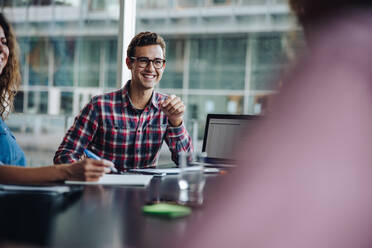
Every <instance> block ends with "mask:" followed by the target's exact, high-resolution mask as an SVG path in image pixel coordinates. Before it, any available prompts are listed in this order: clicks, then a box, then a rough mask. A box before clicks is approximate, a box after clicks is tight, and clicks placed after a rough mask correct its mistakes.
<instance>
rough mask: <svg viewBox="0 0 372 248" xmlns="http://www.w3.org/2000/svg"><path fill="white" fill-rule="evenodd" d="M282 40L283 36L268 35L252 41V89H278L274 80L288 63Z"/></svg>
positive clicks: (276, 81) (277, 82)
mask: <svg viewBox="0 0 372 248" xmlns="http://www.w3.org/2000/svg"><path fill="white" fill-rule="evenodd" d="M284 38H285V37H284V34H270V35H263V36H258V37H256V38H254V39H252V43H253V44H252V46H253V55H252V83H251V85H252V86H251V87H252V89H254V90H277V89H278V84H279V81H278V80H275V79H276V77H277V76H278V75H279V74H280V72H281V70H282V69H283V68H284V66H285V65H286V64H287V62H288V61H287V55H286V51H285V43H284V42H283V39H284Z"/></svg>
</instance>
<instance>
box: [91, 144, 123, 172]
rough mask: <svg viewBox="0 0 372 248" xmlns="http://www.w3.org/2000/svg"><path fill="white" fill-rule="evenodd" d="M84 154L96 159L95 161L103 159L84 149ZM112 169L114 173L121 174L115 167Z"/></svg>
mask: <svg viewBox="0 0 372 248" xmlns="http://www.w3.org/2000/svg"><path fill="white" fill-rule="evenodd" d="M84 153H85V155H87V157H88V158H92V159H95V160H101V158H100V157H99V156H97V155H96V154H94V153H93V152H91V151H89V150H88V149H84ZM110 169H111V171H112V172H113V173H115V174H119V172H118V170H117V169H116V168H115V167H114V166H111V167H110Z"/></svg>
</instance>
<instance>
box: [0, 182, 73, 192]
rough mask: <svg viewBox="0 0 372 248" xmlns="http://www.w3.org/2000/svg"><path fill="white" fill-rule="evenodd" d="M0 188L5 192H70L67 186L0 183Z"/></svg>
mask: <svg viewBox="0 0 372 248" xmlns="http://www.w3.org/2000/svg"><path fill="white" fill-rule="evenodd" d="M0 190H2V191H6V192H43V193H67V192H70V187H68V186H27V185H26V186H25V185H9V184H0Z"/></svg>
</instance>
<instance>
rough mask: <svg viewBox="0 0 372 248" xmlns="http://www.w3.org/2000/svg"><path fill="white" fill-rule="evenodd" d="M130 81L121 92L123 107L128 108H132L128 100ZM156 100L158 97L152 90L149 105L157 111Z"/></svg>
mask: <svg viewBox="0 0 372 248" xmlns="http://www.w3.org/2000/svg"><path fill="white" fill-rule="evenodd" d="M130 83H131V80H128V82H127V83H126V84H125V85H124V88H123V90H122V100H123V106H124V107H128V106H131V107H132V108H133V104H132V102H131V100H130V97H129V87H130ZM158 98H159V95H158V93H157V92H156V91H155V90H154V91H153V92H152V95H151V100H150V102H151V104H152V105H153V106H154V107H155V108H156V109H159V104H158Z"/></svg>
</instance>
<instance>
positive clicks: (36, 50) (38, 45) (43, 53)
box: [27, 38, 49, 85]
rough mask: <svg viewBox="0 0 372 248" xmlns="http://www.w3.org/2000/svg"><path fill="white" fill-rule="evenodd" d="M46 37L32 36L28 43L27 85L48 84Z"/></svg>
mask: <svg viewBox="0 0 372 248" xmlns="http://www.w3.org/2000/svg"><path fill="white" fill-rule="evenodd" d="M47 44H48V38H33V39H31V41H30V43H29V49H30V50H29V52H28V55H27V61H28V64H29V85H48V64H49V57H48V45H47Z"/></svg>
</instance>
